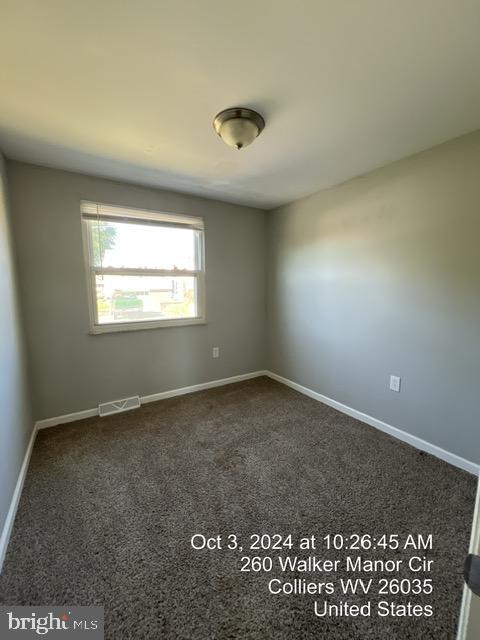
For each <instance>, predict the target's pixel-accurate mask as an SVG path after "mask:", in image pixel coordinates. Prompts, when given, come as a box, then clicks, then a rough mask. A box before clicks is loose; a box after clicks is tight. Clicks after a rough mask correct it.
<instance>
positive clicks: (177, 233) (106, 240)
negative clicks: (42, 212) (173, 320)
mask: <svg viewBox="0 0 480 640" xmlns="http://www.w3.org/2000/svg"><path fill="white" fill-rule="evenodd" d="M87 225H88V232H89V235H90V245H91V247H92V253H93V266H95V267H115V268H119V269H121V268H126V269H129V268H137V269H188V270H190V271H195V270H197V269H199V268H200V265H198V264H197V263H198V260H199V258H198V257H197V250H196V248H197V240H198V234H199V233H200V232H199V231H196V230H195V229H182V228H178V227H162V226H159V225H152V224H150V225H149V224H142V223H136V222H131V223H130V222H116V221H107V220H98V221H97V220H87Z"/></svg>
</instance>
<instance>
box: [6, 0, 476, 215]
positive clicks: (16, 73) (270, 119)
mask: <svg viewBox="0 0 480 640" xmlns="http://www.w3.org/2000/svg"><path fill="white" fill-rule="evenodd" d="M479 34H480V2H479V1H478V0H301V1H300V2H298V1H297V2H294V1H293V0H291V1H289V2H287V1H285V0H256V1H254V0H243V1H242V2H234V1H233V0H232V1H230V2H229V0H129V1H124V2H121V1H119V0H42V1H41V2H39V0H22V1H19V0H0V74H1V75H0V148H2V149H3V151H4V152H5V154H6V155H7V156H8V157H11V158H16V159H20V160H26V161H29V162H34V163H38V164H45V165H48V166H54V167H60V168H66V169H71V170H75V171H82V172H86V173H92V174H99V175H104V176H109V177H113V178H119V179H122V180H129V181H134V182H138V183H142V184H147V185H154V186H161V187H166V188H170V189H175V190H180V191H186V192H190V193H195V194H200V195H207V196H211V197H214V198H218V199H221V200H228V201H232V202H238V203H241V204H250V205H254V206H258V207H265V208H270V207H273V206H276V205H278V204H281V203H284V202H288V201H291V200H294V199H295V198H298V197H300V196H303V195H306V194H308V193H311V192H313V191H316V190H317V189H320V188H323V187H326V186H331V185H333V184H335V183H338V182H341V181H343V180H346V179H347V178H350V177H352V176H354V175H358V174H361V173H364V172H366V171H368V170H370V169H373V168H375V167H378V166H381V165H383V164H386V163H388V162H390V161H393V160H396V159H399V158H401V157H404V156H407V155H410V154H411V153H414V152H416V151H420V150H422V149H425V148H428V147H431V146H433V145H435V144H438V143H440V142H443V141H445V140H447V139H449V138H453V137H456V136H458V135H461V134H463V133H466V132H468V131H472V130H474V129H477V128H479V127H480V35H479ZM230 106H250V107H253V108H255V109H257V110H258V111H260V112H261V113H262V114H263V115H264V116H265V119H266V122H267V125H266V128H265V131H264V132H263V133H262V135H261V136H260V138H258V140H256V141H255V142H254V144H253V145H252V146H251V147H249V148H247V149H244V150H242V151H239V152H238V151H234V150H232V149H230V148H228V147H226V146H225V145H224V144H223V143H222V142H221V141H220V139H219V138H218V137H217V136H216V135H215V133H214V131H213V128H212V119H213V117H214V116H215V114H216V113H217V112H218V111H220V110H221V109H224V108H226V107H230Z"/></svg>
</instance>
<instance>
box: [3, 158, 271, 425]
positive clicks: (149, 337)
mask: <svg viewBox="0 0 480 640" xmlns="http://www.w3.org/2000/svg"><path fill="white" fill-rule="evenodd" d="M8 172H9V179H10V191H11V197H12V207H13V211H14V213H15V215H14V223H15V226H14V230H15V240H16V244H17V251H18V256H19V276H20V288H21V293H22V303H23V308H24V312H25V318H26V330H27V339H28V345H29V351H30V359H31V377H32V389H33V401H34V412H35V417H36V419H42V418H46V417H53V416H58V415H62V414H65V413H69V412H74V411H79V410H82V409H89V408H92V407H95V406H96V405H97V404H98V403H99V402H104V401H108V400H113V399H115V398H121V397H125V396H130V395H133V394H139V395H148V394H152V393H157V392H160V391H165V390H169V389H175V388H178V387H183V386H186V385H191V384H196V383H200V382H205V381H208V380H214V379H217V378H224V377H228V376H233V375H237V374H242V373H247V372H250V371H254V370H257V369H260V368H263V367H264V361H265V349H264V331H265V302H264V299H265V251H264V249H265V242H266V238H265V232H266V214H265V212H263V211H259V210H256V209H249V208H245V207H239V206H235V205H231V204H224V203H222V202H216V201H213V200H206V199H202V198H196V197H191V196H187V195H181V194H178V193H173V192H167V191H161V190H156V189H150V188H143V187H139V186H134V185H128V184H124V183H118V182H113V181H110V180H106V179H101V178H93V177H88V176H84V175H81V174H76V173H69V172H65V171H57V170H53V169H47V168H43V167H37V166H33V165H28V164H23V163H17V162H9V165H8ZM82 198H85V199H88V200H94V201H95V200H98V201H100V202H107V203H111V204H121V205H127V206H128V205H130V206H135V207H145V208H150V209H159V210H166V211H174V212H180V213H191V214H195V215H201V216H204V218H205V224H206V269H207V315H208V324H207V325H205V326H190V327H175V328H163V329H152V330H146V331H133V332H121V333H111V334H104V335H95V336H92V335H89V334H88V328H89V327H88V309H87V291H86V277H85V268H84V261H83V250H82V236H81V225H80V212H79V206H80V200H81V199H82ZM214 345H218V346H220V349H221V356H220V358H219V359H218V360H213V359H212V357H211V350H212V346H214Z"/></svg>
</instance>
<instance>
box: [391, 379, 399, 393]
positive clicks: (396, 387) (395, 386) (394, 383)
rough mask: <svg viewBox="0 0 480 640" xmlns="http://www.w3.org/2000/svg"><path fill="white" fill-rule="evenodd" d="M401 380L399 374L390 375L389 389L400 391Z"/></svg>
mask: <svg viewBox="0 0 480 640" xmlns="http://www.w3.org/2000/svg"><path fill="white" fill-rule="evenodd" d="M401 381H402V379H401V378H400V376H390V389H391V390H392V391H396V392H397V393H400V383H401Z"/></svg>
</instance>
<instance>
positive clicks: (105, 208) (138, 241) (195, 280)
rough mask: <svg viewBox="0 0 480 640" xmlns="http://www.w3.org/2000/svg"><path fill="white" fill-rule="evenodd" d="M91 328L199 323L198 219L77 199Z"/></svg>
mask: <svg viewBox="0 0 480 640" xmlns="http://www.w3.org/2000/svg"><path fill="white" fill-rule="evenodd" d="M81 214H82V226H83V237H84V250H85V259H86V264H87V285H88V297H89V304H90V330H91V332H92V333H105V332H108V331H125V330H130V329H148V328H155V327H170V326H176V325H186V324H201V323H204V322H205V265H204V226H203V219H202V218H197V217H193V216H186V215H180V214H173V213H159V212H158V213H157V212H155V211H141V210H137V209H127V208H124V207H115V206H111V205H105V204H97V203H94V202H84V201H83V202H82V203H81Z"/></svg>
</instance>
